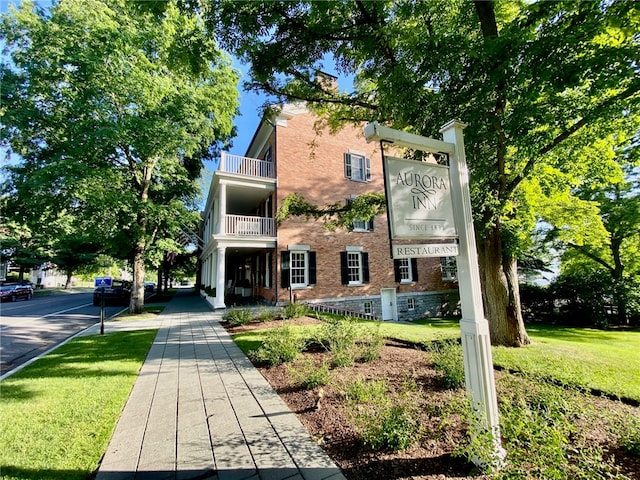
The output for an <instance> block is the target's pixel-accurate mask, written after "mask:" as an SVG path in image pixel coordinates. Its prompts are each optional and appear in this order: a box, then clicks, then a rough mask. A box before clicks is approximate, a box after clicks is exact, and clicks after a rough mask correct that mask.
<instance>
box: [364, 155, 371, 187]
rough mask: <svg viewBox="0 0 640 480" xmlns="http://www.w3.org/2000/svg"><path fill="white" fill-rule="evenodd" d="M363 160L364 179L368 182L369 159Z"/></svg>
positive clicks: (369, 177)
mask: <svg viewBox="0 0 640 480" xmlns="http://www.w3.org/2000/svg"><path fill="white" fill-rule="evenodd" d="M364 162H365V170H364V179H365V180H366V181H367V182H370V181H371V159H370V158H365V159H364Z"/></svg>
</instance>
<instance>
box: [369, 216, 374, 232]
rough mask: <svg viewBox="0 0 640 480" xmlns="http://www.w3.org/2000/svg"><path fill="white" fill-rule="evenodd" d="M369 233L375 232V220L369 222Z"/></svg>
mask: <svg viewBox="0 0 640 480" xmlns="http://www.w3.org/2000/svg"><path fill="white" fill-rule="evenodd" d="M369 231H370V232H373V218H372V219H371V220H369Z"/></svg>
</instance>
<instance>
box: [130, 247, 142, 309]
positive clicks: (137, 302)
mask: <svg viewBox="0 0 640 480" xmlns="http://www.w3.org/2000/svg"><path fill="white" fill-rule="evenodd" d="M145 250H146V244H145V239H144V236H141V238H140V239H139V240H138V241H137V242H136V246H135V249H134V254H133V286H132V287H131V301H130V302H129V312H130V313H142V312H144V275H145V265H144V254H145Z"/></svg>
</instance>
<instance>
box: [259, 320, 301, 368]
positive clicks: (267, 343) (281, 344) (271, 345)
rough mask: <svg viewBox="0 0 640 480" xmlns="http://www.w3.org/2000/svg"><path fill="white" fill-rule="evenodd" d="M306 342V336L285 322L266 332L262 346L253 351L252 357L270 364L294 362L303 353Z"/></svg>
mask: <svg viewBox="0 0 640 480" xmlns="http://www.w3.org/2000/svg"><path fill="white" fill-rule="evenodd" d="M306 343H307V342H306V339H305V338H303V337H300V336H299V335H297V334H296V332H295V331H294V330H293V329H292V328H291V326H289V325H286V324H285V325H282V326H280V327H277V328H273V329H271V330H269V331H268V332H266V337H265V339H264V341H263V342H262V346H261V347H260V348H259V349H258V350H256V351H254V352H253V353H252V358H253V359H255V360H257V361H258V362H265V363H268V364H269V365H281V364H283V363H287V362H293V361H294V360H295V359H296V358H298V356H299V355H300V354H301V353H302V351H303V350H304V348H305V346H306Z"/></svg>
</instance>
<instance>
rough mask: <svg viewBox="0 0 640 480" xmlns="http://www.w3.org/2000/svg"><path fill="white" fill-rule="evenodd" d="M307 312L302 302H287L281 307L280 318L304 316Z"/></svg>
mask: <svg viewBox="0 0 640 480" xmlns="http://www.w3.org/2000/svg"><path fill="white" fill-rule="evenodd" d="M306 314H307V306H306V305H305V304H304V303H288V304H287V305H285V306H284V308H283V309H282V318H284V319H285V320H286V319H292V318H300V317H304V316H305V315H306Z"/></svg>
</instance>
